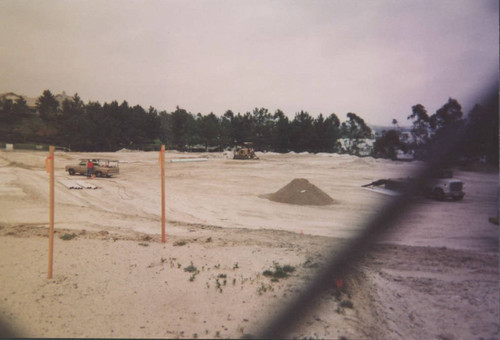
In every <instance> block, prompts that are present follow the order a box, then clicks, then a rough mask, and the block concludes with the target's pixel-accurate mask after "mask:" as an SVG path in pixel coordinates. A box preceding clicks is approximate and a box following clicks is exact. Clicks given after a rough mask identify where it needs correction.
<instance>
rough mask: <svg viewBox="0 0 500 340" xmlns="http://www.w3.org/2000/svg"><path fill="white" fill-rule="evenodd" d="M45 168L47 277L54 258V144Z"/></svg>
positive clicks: (49, 274)
mask: <svg viewBox="0 0 500 340" xmlns="http://www.w3.org/2000/svg"><path fill="white" fill-rule="evenodd" d="M46 170H47V171H48V172H49V174H50V188H49V191H50V208H49V218H50V226H49V273H48V278H49V279H51V278H52V262H53V258H54V146H53V145H51V146H50V147H49V157H48V158H47V161H46Z"/></svg>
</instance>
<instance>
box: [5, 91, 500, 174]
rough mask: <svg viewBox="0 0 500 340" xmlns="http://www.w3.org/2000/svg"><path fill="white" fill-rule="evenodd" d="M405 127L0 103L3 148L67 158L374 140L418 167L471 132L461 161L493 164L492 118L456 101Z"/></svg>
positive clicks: (115, 106) (258, 114) (305, 117)
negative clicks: (446, 137) (68, 154)
mask: <svg viewBox="0 0 500 340" xmlns="http://www.w3.org/2000/svg"><path fill="white" fill-rule="evenodd" d="M408 120H409V121H410V122H411V128H410V129H409V130H408V129H407V130H406V131H405V129H402V128H399V125H398V122H397V121H396V120H395V119H394V120H393V124H394V128H393V129H388V130H387V131H383V132H382V134H380V135H378V136H375V135H374V132H373V131H372V130H371V128H370V127H369V126H368V125H367V124H366V123H365V121H364V120H363V118H361V117H360V116H359V115H357V114H355V113H352V112H349V113H347V119H346V120H345V121H343V122H341V121H340V120H339V118H338V117H337V115H336V114H335V113H332V114H330V115H328V116H323V114H319V115H318V116H317V117H316V118H314V117H312V116H311V115H310V114H309V113H308V112H307V111H300V112H297V113H296V114H295V116H294V118H293V119H290V118H288V117H287V116H286V115H285V113H284V112H283V111H281V110H276V111H275V112H270V111H269V110H268V109H266V108H255V109H254V110H253V111H252V112H246V113H244V114H241V113H237V114H235V113H234V112H232V111H231V110H228V111H226V112H225V113H224V114H223V115H222V116H220V117H218V116H216V115H215V114H214V113H209V114H207V115H202V114H201V113H198V114H192V113H190V112H188V111H186V110H185V109H182V108H179V107H177V108H176V109H175V110H174V111H173V112H166V111H158V110H156V109H155V108H153V107H151V106H150V107H149V108H148V109H147V110H145V109H144V108H142V107H141V106H139V105H135V106H130V105H129V104H128V103H127V102H126V101H123V102H122V103H121V104H119V103H118V102H117V101H112V102H111V103H104V104H102V105H101V104H100V103H99V102H92V101H90V102H88V103H84V102H83V101H82V100H81V98H80V97H79V96H78V94H75V95H73V96H72V97H69V98H66V99H64V100H63V101H62V103H61V102H60V101H58V100H57V99H56V97H55V96H54V95H53V94H52V93H51V91H50V90H45V91H43V93H42V95H41V96H40V97H38V99H37V101H36V107H35V108H30V107H28V106H27V104H26V101H25V99H24V98H22V97H18V98H17V99H16V100H14V101H13V100H11V99H6V98H4V99H0V121H1V122H2V124H1V125H0V132H1V133H2V136H3V141H4V142H10V143H27V142H32V143H45V144H53V145H59V146H64V147H68V148H70V149H71V150H73V151H116V150H119V149H122V148H129V149H141V150H152V149H153V148H155V147H156V146H159V145H160V144H165V145H166V146H167V148H168V149H176V150H180V151H189V150H193V148H195V147H196V148H198V149H199V148H200V147H201V149H204V150H206V151H208V150H212V151H215V150H217V151H222V150H224V149H226V148H228V147H233V146H234V145H235V144H240V143H242V142H246V141H249V142H253V143H254V147H255V149H256V150H259V151H274V152H289V151H294V152H313V153H317V152H330V153H331V152H336V153H349V154H353V155H360V154H361V151H362V149H363V144H364V142H365V140H366V139H373V138H375V143H374V145H373V150H372V156H375V157H383V158H396V156H397V153H398V152H406V153H411V154H412V155H414V157H415V158H417V159H424V158H425V155H426V154H427V153H428V151H429V150H430V149H432V148H434V147H439V146H438V145H435V143H434V141H435V140H436V136H438V135H439V134H441V133H443V131H445V130H446V129H450V128H453V129H461V128H463V127H464V126H465V125H466V124H473V126H474V129H475V130H477V131H481V133H479V134H474V136H472V135H471V136H467V138H468V140H467V143H465V145H466V147H465V148H464V150H463V156H465V157H468V158H471V159H472V158H481V157H482V158H485V159H487V161H488V162H490V163H492V164H498V110H497V111H496V112H493V110H487V109H486V108H484V107H482V106H480V105H476V106H475V107H474V108H473V109H472V111H471V112H470V113H469V114H468V115H467V117H465V115H464V113H463V112H462V107H461V105H460V104H459V103H458V101H457V100H455V99H452V98H450V99H449V100H448V102H447V103H445V104H444V105H443V106H442V107H441V108H440V109H438V110H437V111H436V112H435V113H433V114H431V115H429V114H428V113H427V111H426V109H425V107H424V106H423V105H421V104H417V105H415V106H413V107H412V108H411V114H410V115H409V116H408ZM474 124H475V125H474Z"/></svg>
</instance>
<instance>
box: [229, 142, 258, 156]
mask: <svg viewBox="0 0 500 340" xmlns="http://www.w3.org/2000/svg"><path fill="white" fill-rule="evenodd" d="M233 153H234V155H233V159H259V157H257V156H256V155H255V150H254V149H253V143H252V142H244V143H243V144H242V145H239V146H236V147H235V148H234V150H233Z"/></svg>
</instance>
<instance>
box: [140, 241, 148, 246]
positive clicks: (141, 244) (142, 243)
mask: <svg viewBox="0 0 500 340" xmlns="http://www.w3.org/2000/svg"><path fill="white" fill-rule="evenodd" d="M139 245H140V246H143V247H149V243H144V242H141V243H139Z"/></svg>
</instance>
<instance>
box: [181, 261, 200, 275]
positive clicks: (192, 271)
mask: <svg viewBox="0 0 500 340" xmlns="http://www.w3.org/2000/svg"><path fill="white" fill-rule="evenodd" d="M197 270H198V269H197V268H196V267H195V266H194V265H193V262H192V261H191V264H190V265H189V266H187V267H185V268H184V271H185V272H188V273H194V272H196V271H197Z"/></svg>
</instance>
